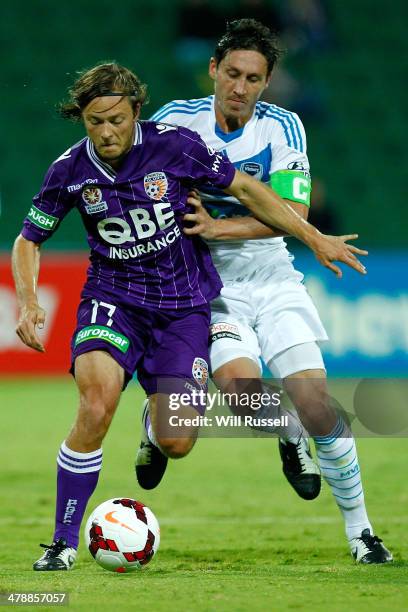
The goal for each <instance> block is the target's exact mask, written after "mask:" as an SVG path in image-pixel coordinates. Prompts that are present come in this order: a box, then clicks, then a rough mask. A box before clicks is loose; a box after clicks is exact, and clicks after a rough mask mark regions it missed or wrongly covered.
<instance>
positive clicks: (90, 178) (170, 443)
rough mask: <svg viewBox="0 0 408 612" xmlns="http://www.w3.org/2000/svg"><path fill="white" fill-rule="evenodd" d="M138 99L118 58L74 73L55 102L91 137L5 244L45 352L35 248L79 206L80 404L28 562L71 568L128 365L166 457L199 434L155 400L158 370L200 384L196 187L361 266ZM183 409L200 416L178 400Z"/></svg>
mask: <svg viewBox="0 0 408 612" xmlns="http://www.w3.org/2000/svg"><path fill="white" fill-rule="evenodd" d="M144 99H145V87H144V86H143V85H142V84H141V83H140V81H139V79H138V78H137V76H136V75H135V74H133V73H132V72H131V71H129V70H128V69H126V68H124V67H121V66H119V65H118V64H116V63H108V64H100V65H97V66H95V67H94V68H92V69H90V70H88V71H86V72H84V73H83V74H82V75H81V76H80V77H79V78H78V79H77V81H76V82H75V83H74V85H73V87H72V88H71V89H70V101H69V102H68V103H66V104H63V105H62V106H61V108H60V111H61V114H62V115H63V116H64V117H65V118H70V119H75V120H81V121H82V122H83V124H84V127H85V129H86V133H87V137H86V138H84V139H83V140H81V141H80V142H79V143H77V144H75V145H74V146H72V147H71V148H70V149H68V150H67V151H66V152H65V153H63V154H62V155H61V156H60V157H59V158H58V159H57V160H56V161H55V162H54V163H53V164H52V165H51V167H50V168H49V170H48V172H47V174H46V177H45V180H44V183H43V185H42V188H41V191H40V192H39V194H38V195H37V196H36V197H35V198H34V201H33V205H32V206H31V208H30V211H29V213H28V216H27V217H26V219H25V221H24V227H23V229H22V232H21V235H20V236H18V238H17V239H16V242H15V245H14V248H13V254H12V264H13V273H14V278H15V283H16V291H17V296H18V303H19V308H20V317H19V321H18V325H17V334H18V335H19V337H20V338H21V340H22V341H23V342H24V343H25V344H26V345H27V346H29V347H31V348H33V349H35V350H37V351H40V352H41V351H44V346H43V345H42V343H41V341H40V339H39V338H38V336H37V333H36V327H39V328H41V327H42V326H43V325H44V321H45V312H44V310H43V309H42V308H41V306H40V305H39V303H38V300H37V279H38V272H39V261H40V245H41V243H42V242H44V241H45V240H47V239H48V238H49V237H50V236H51V235H52V234H53V233H54V232H55V231H56V229H57V228H58V225H59V223H60V222H61V221H62V220H63V218H64V217H65V215H66V214H67V213H68V212H69V211H70V210H71V209H72V208H77V209H78V211H79V213H80V215H81V217H82V220H83V223H84V226H85V228H86V231H87V239H88V244H89V247H90V266H89V269H88V276H87V280H86V283H85V285H84V288H83V291H82V294H81V302H80V304H79V307H78V313H77V327H76V329H75V331H74V333H73V336H72V342H71V350H72V365H71V372H72V374H73V375H74V377H75V381H76V384H77V386H78V390H79V408H78V413H77V417H76V420H75V423H74V425H73V427H72V429H71V431H70V432H69V434H68V436H67V438H66V439H65V441H64V442H63V443H62V445H61V447H60V450H59V454H58V458H57V463H58V466H57V470H58V474H57V499H56V517H55V531H54V535H53V542H52V544H51V545H50V546H44V545H43V546H44V548H45V549H46V551H45V553H44V554H43V556H42V557H41V558H40V559H39V560H38V561H37V562H36V563H35V564H34V569H35V570H46V571H50V570H51V571H52V570H68V569H70V568H71V567H72V566H73V564H74V561H75V557H76V549H77V546H78V534H79V528H80V524H81V521H82V518H83V515H84V512H85V508H86V505H87V502H88V500H89V498H90V496H91V495H92V493H93V491H94V489H95V487H96V484H97V481H98V476H99V471H100V469H101V465H102V448H101V445H102V440H103V438H104V436H105V434H106V432H107V430H108V428H109V426H110V423H111V421H112V418H113V415H114V413H115V410H116V408H117V405H118V403H119V398H120V394H121V392H122V390H123V389H124V388H125V387H126V384H127V382H128V381H129V379H130V378H131V376H132V375H133V373H134V372H135V371H136V370H137V372H138V377H139V381H140V383H141V385H142V386H143V388H144V390H145V391H146V394H147V395H148V396H149V405H150V410H149V418H150V419H151V427H152V432H153V434H154V435H155V436H156V441H157V443H158V445H159V446H160V448H161V450H162V451H163V453H164V454H165V455H166V456H168V457H173V458H177V457H182V456H184V455H186V454H187V453H188V452H189V451H190V450H191V448H192V446H193V444H194V441H195V437H196V428H193V429H190V430H189V429H188V430H186V435H185V436H183V437H180V436H178V437H171V436H165V435H161V434H160V431H158V428H157V422H158V413H159V400H161V401H160V410H161V411H162V412H163V411H164V412H166V410H168V409H169V405H168V398H167V395H166V392H165V391H166V389H163V388H162V387H161V388H160V391H161V393H158V385H159V382H160V380H161V379H171V381H172V384H173V386H172V390H174V389H175V388H180V389H181V390H183V393H186V392H187V393H188V391H189V390H191V389H193V390H194V389H196V388H200V389H202V388H205V382H206V377H207V372H208V366H207V362H208V346H207V343H208V327H209V320H210V312H209V302H210V300H211V299H213V298H215V297H216V296H217V295H218V294H219V292H220V288H221V281H220V278H219V276H218V274H217V272H216V270H215V268H214V266H213V264H212V261H211V257H210V255H209V251H208V249H207V247H206V246H205V244H204V243H203V242H202V241H201V239H200V238H199V237H197V236H195V237H191V236H187V235H186V234H185V233H184V232H183V217H184V215H185V214H186V213H188V212H189V206H188V204H187V198H188V193H189V190H190V189H191V188H192V187H193V186H200V185H201V184H202V183H204V182H205V183H208V182H210V183H212V184H213V185H214V186H215V187H218V188H221V189H224V190H226V191H227V192H228V193H230V194H232V195H234V196H235V197H237V198H238V199H239V200H240V201H241V202H242V203H243V204H244V205H245V206H247V207H248V208H249V209H250V210H251V212H252V213H253V214H254V215H255V216H256V217H258V218H259V219H261V220H262V221H263V222H265V223H268V224H270V225H273V226H277V227H280V228H282V229H283V230H285V231H287V232H288V233H290V234H292V235H294V236H296V237H298V238H299V239H300V240H302V241H303V242H305V243H306V244H307V245H308V246H309V247H310V248H312V250H314V252H315V253H316V256H317V257H318V259H319V261H320V262H321V263H322V264H323V265H325V266H328V267H329V268H332V269H335V270H336V267H335V266H334V264H333V263H332V262H333V261H334V260H339V261H343V262H344V263H347V264H348V265H350V266H351V267H353V268H355V269H356V270H358V271H359V272H361V273H364V271H365V270H364V267H363V266H362V264H361V263H360V262H359V261H358V260H357V258H356V256H355V253H363V251H361V250H359V249H357V248H356V247H353V246H351V245H348V244H347V243H346V240H347V239H349V238H350V236H343V237H329V236H324V235H322V234H320V232H318V231H317V230H316V229H315V228H314V227H313V226H311V225H310V224H308V223H307V222H305V221H304V220H303V219H302V218H301V217H300V216H299V215H297V214H296V213H294V212H293V211H291V209H290V208H288V207H287V206H286V204H285V202H284V201H283V200H282V199H281V198H280V197H279V196H277V195H276V194H275V193H274V192H273V191H272V190H271V189H269V188H268V187H265V186H263V185H261V184H260V183H259V182H257V181H255V180H253V179H251V178H250V177H248V176H247V175H245V174H242V173H240V172H238V171H236V170H235V169H234V166H233V165H232V164H231V163H230V162H229V161H228V160H227V159H226V158H225V157H223V156H222V155H221V154H220V153H218V152H216V151H215V150H214V149H212V148H210V147H207V146H206V144H205V143H204V142H203V141H202V140H201V138H200V136H199V135H198V134H197V133H195V132H191V131H190V130H188V129H186V128H182V127H176V126H168V125H163V124H157V123H155V122H139V120H138V119H139V114H140V108H141V106H142V104H143V101H144ZM163 398H164V400H163ZM185 414H189V415H190V416H191V415H195V414H197V412H196V410H195V409H194V408H192V407H190V406H187V407H186V410H185Z"/></svg>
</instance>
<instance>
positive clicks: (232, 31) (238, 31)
mask: <svg viewBox="0 0 408 612" xmlns="http://www.w3.org/2000/svg"><path fill="white" fill-rule="evenodd" d="M239 49H244V50H247V51H258V53H261V55H263V56H264V57H265V59H266V61H267V63H268V76H269V75H270V73H271V72H272V69H273V67H274V65H275V64H276V62H277V60H278V59H279V57H280V56H281V55H282V53H283V51H282V49H281V48H280V47H279V44H278V39H277V37H276V35H275V34H274V33H273V32H272V31H271V30H270V29H269V28H268V27H266V26H264V25H263V24H262V23H260V22H259V21H256V20H255V19H236V20H235V21H230V22H229V23H227V31H226V32H225V34H224V35H223V36H222V37H221V38H220V40H219V41H218V43H217V46H216V47H215V52H214V57H215V60H216V62H217V64H219V63H220V62H221V60H223V59H224V57H225V56H226V55H227V53H229V52H230V51H237V50H239Z"/></svg>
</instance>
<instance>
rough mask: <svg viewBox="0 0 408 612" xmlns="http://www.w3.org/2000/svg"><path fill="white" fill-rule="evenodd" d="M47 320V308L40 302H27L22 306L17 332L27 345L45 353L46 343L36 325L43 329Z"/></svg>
mask: <svg viewBox="0 0 408 612" xmlns="http://www.w3.org/2000/svg"><path fill="white" fill-rule="evenodd" d="M44 322H45V310H44V309H43V308H41V306H39V304H27V305H24V306H23V307H22V308H21V311H20V317H19V320H18V323H17V327H16V334H17V336H18V337H19V338H20V340H21V341H22V342H24V344H25V345H26V346H29V347H30V348H32V349H34V350H36V351H39V352H40V353H45V348H44V345H43V344H42V342H41V340H40V339H39V337H38V336H37V333H36V327H38V328H39V329H42V328H43V327H44Z"/></svg>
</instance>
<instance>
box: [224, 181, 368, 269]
mask: <svg viewBox="0 0 408 612" xmlns="http://www.w3.org/2000/svg"><path fill="white" fill-rule="evenodd" d="M224 191H226V192H227V193H229V194H231V195H233V196H234V197H236V198H237V199H238V200H239V201H240V202H241V203H242V204H243V205H244V206H246V207H247V208H249V210H250V211H251V212H252V213H253V214H254V215H255V217H257V218H258V219H260V220H261V221H263V222H264V223H267V224H268V225H272V226H274V227H278V228H280V229H282V230H284V231H286V232H287V233H288V234H290V235H291V236H294V237H295V238H298V240H301V241H302V242H304V243H305V244H306V245H307V246H308V247H309V248H310V249H311V250H312V251H314V253H315V255H316V257H317V259H318V261H319V262H320V263H321V264H322V265H323V266H325V267H326V268H329V269H330V270H332V271H333V272H334V273H335V274H336V275H337V276H338V277H339V278H341V276H342V272H341V270H340V268H339V267H338V266H336V265H335V264H334V263H333V262H334V261H341V262H342V263H345V264H347V265H348V266H350V267H351V268H354V270H357V272H360V273H361V274H365V273H366V269H365V267H364V266H363V264H362V263H361V262H360V261H359V260H358V259H357V257H356V256H355V253H357V254H359V255H367V251H364V250H362V249H359V248H357V247H355V246H352V245H350V244H347V241H348V240H354V239H355V238H357V237H358V236H357V234H350V235H347V236H326V235H325V234H322V233H320V232H319V231H318V230H317V229H316V228H315V227H314V226H313V225H311V224H310V223H308V222H307V221H306V220H305V219H303V218H302V217H301V216H300V215H298V214H297V213H296V212H295V211H294V210H293V208H291V207H290V206H288V205H287V204H286V202H285V200H283V199H282V198H281V197H280V196H278V194H277V193H275V192H274V191H273V190H272V189H271V188H270V187H267V186H266V185H264V184H263V183H261V182H260V181H256V180H255V179H253V178H251V177H250V176H248V175H247V174H245V173H243V172H239V171H238V170H237V171H236V172H235V176H234V179H233V181H232V183H231V185H230V186H229V187H227V188H226V189H225V190H224Z"/></svg>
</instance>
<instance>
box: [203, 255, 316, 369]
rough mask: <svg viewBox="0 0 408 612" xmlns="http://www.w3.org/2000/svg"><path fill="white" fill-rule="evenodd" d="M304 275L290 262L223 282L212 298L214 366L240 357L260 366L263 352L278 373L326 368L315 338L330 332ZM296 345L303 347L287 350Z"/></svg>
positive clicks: (264, 357) (212, 351)
mask: <svg viewBox="0 0 408 612" xmlns="http://www.w3.org/2000/svg"><path fill="white" fill-rule="evenodd" d="M302 279H303V275H302V274H300V272H296V271H295V270H294V268H293V267H292V266H290V270H288V268H287V267H285V272H282V274H279V273H275V274H274V275H273V276H272V277H269V278H268V279H262V281H257V280H256V275H255V278H253V279H250V280H246V281H242V280H240V281H239V282H231V283H228V284H226V286H224V287H223V289H222V290H221V295H220V296H219V297H218V298H217V299H215V300H214V301H213V302H212V303H211V328H210V342H211V344H210V361H211V369H212V371H213V372H214V371H215V370H217V369H218V368H220V367H221V366H222V365H224V364H225V363H228V362H229V361H232V360H233V359H237V358H239V357H248V358H249V359H252V360H253V361H255V363H257V364H259V366H260V367H261V361H260V358H261V356H262V358H263V360H264V362H265V363H266V364H267V366H268V368H269V369H270V370H271V372H272V374H273V375H274V376H276V377H277V378H285V377H286V376H289V374H294V373H295V372H300V371H303V370H308V369H324V365H323V359H322V356H321V352H320V349H319V347H318V345H317V344H316V343H317V342H322V341H325V340H328V337H327V334H326V331H325V329H324V327H323V324H322V322H321V321H320V317H319V315H318V312H317V310H316V307H315V305H314V304H313V302H312V300H311V298H310V296H309V294H308V292H307V290H306V288H305V286H304V285H303V284H302V282H301V280H302ZM310 344H312V345H313V348H311V346H310ZM297 346H299V348H300V346H303V349H300V350H299V351H291V352H289V353H286V351H287V350H288V349H290V348H291V347H297ZM288 355H289V357H290V359H289V363H288V362H287V356H288Z"/></svg>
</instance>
